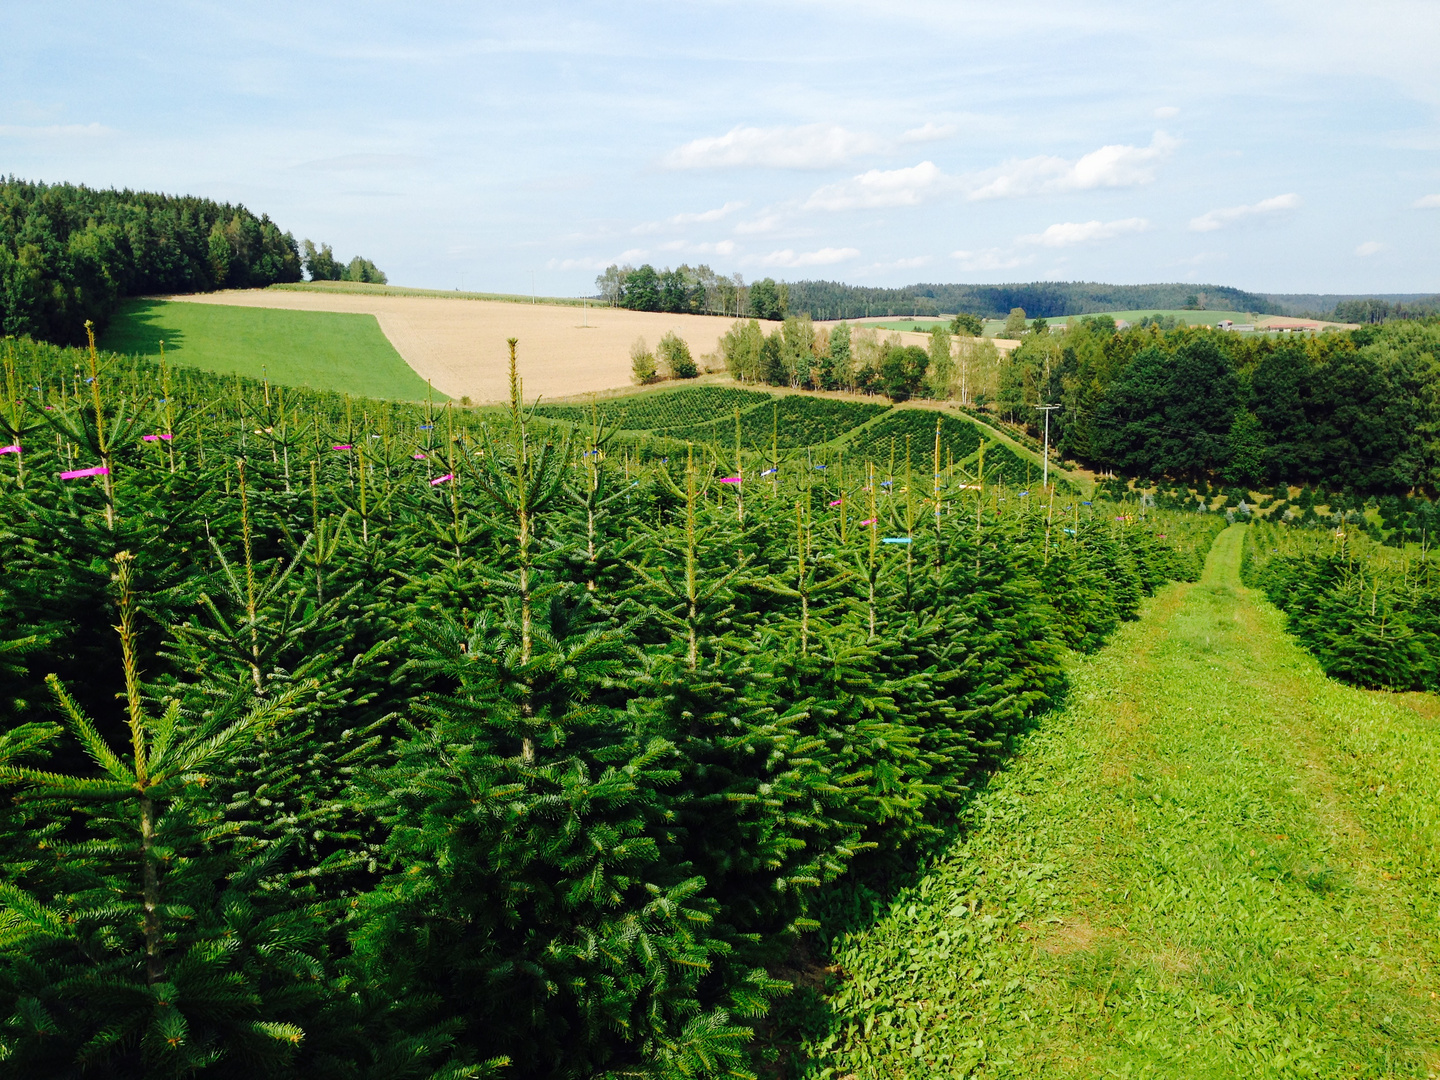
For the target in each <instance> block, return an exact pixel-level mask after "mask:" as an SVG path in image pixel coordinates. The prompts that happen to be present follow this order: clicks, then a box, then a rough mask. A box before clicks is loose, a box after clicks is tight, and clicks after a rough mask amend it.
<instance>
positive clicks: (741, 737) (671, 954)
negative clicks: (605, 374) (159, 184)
mask: <svg viewBox="0 0 1440 1080" xmlns="http://www.w3.org/2000/svg"><path fill="white" fill-rule="evenodd" d="M512 348H513V343H512ZM512 355H513V353H512ZM516 385H517V380H515V379H513V378H512V386H516ZM516 397H517V399H516V400H515V401H514V402H513V403H512V406H511V408H510V409H509V410H508V411H506V412H505V413H503V414H498V415H490V416H481V415H477V414H475V413H472V412H468V411H461V410H456V409H454V408H448V407H447V408H445V409H443V410H436V409H432V408H428V407H412V406H403V405H394V404H387V403H375V402H351V401H349V400H346V399H342V398H339V397H336V396H332V395H319V394H310V393H305V392H299V391H293V390H282V389H279V388H275V387H267V386H261V385H256V384H253V383H248V382H245V381H243V380H235V381H230V380H225V379H220V378H216V377H212V376H203V375H200V374H197V373H193V372H173V371H166V370H164V369H163V368H161V369H157V368H155V367H154V366H152V365H149V364H147V363H145V362H142V361H139V360H135V359H125V358H115V357H111V358H99V357H96V356H95V355H94V354H93V353H92V354H90V355H85V354H81V353H75V352H67V351H64V350H58V349H54V348H50V347H45V346H32V345H29V344H25V343H21V344H20V345H19V346H18V347H17V348H16V350H15V352H14V355H13V356H11V357H8V358H7V364H6V371H5V399H4V403H3V407H0V421H3V425H4V434H5V438H6V439H7V440H9V443H10V445H9V446H7V447H5V448H4V449H5V451H6V452H4V453H0V560H3V571H4V572H3V574H0V627H3V632H0V640H3V645H0V659H3V663H0V679H3V693H0V784H3V787H4V790H5V798H4V799H3V800H0V868H3V869H0V1061H3V1062H4V1067H5V1070H6V1071H7V1072H13V1073H14V1074H16V1075H28V1076H46V1077H56V1078H63V1077H76V1078H78V1077H81V1076H113V1077H120V1076H153V1077H180V1076H214V1077H244V1078H246V1080H259V1078H264V1077H300V1076H304V1077H307V1078H311V1080H323V1078H327V1077H346V1078H353V1077H371V1078H376V1080H378V1078H380V1077H433V1078H436V1080H439V1078H447V1080H448V1078H458V1077H481V1076H489V1075H492V1074H495V1073H496V1071H497V1070H499V1069H500V1068H501V1066H502V1064H503V1063H508V1064H509V1066H510V1073H509V1074H510V1075H517V1076H529V1077H554V1078H560V1077H575V1076H592V1075H596V1076H601V1075H603V1076H613V1077H621V1076H627V1077H638V1076H650V1077H677V1078H678V1077H687V1078H700V1077H720V1076H727V1077H736V1076H744V1075H747V1074H748V1073H749V1072H750V1071H751V1070H750V1060H749V1050H748V1044H747V1040H748V1038H749V1036H750V1034H751V1029H750V1027H749V1025H750V1024H752V1023H753V1021H754V1018H756V1017H759V1016H762V1015H763V1014H764V1013H765V1011H766V1009H767V1004H768V1002H769V1001H770V1000H772V999H773V998H774V996H775V995H777V994H779V993H781V992H783V991H784V990H785V989H786V986H785V984H784V983H783V982H782V981H781V980H778V979H777V978H775V977H774V976H773V975H771V974H770V971H771V970H772V969H773V968H774V967H775V966H776V965H777V964H778V962H779V961H780V960H782V959H783V958H784V956H785V955H786V954H787V952H788V950H789V949H790V948H791V947H792V945H793V943H794V941H795V940H796V936H797V935H800V934H803V933H804V932H805V931H806V930H807V928H810V927H812V926H813V925H814V923H813V922H812V921H811V911H810V909H811V906H812V904H813V903H814V900H815V898H816V897H817V896H818V895H820V891H821V890H823V889H824V888H825V887H826V886H827V883H832V882H834V881H836V880H837V879H839V878H841V877H842V876H844V875H847V874H853V873H857V872H880V871H882V870H883V869H884V868H885V867H887V866H889V865H892V863H893V860H895V859H896V858H897V857H898V856H899V854H900V853H902V852H906V851H909V850H912V849H913V848H914V847H915V845H917V844H921V843H923V842H924V841H925V840H926V838H927V837H932V836H935V835H937V834H938V833H939V831H940V830H942V829H943V828H944V826H945V824H946V823H947V822H948V821H950V820H952V818H953V813H954V808H955V806H956V804H957V802H958V801H959V800H961V799H963V798H964V796H965V792H966V790H967V787H968V785H969V784H970V783H972V781H973V778H974V776H975V775H976V771H977V770H979V769H984V768H989V767H992V766H993V765H994V763H995V762H996V761H997V760H999V758H1000V757H1001V756H1002V755H1003V754H1004V752H1005V750H1006V747H1007V745H1008V743H1009V740H1010V738H1011V736H1012V735H1013V734H1014V733H1015V732H1017V731H1018V730H1020V729H1021V728H1022V727H1023V726H1024V725H1025V724H1026V723H1027V722H1028V721H1027V718H1029V717H1030V716H1032V715H1033V714H1034V713H1035V711H1036V710H1038V709H1041V708H1043V707H1044V706H1045V705H1046V703H1047V702H1049V701H1051V700H1053V698H1054V697H1055V695H1056V694H1057V693H1058V692H1059V691H1060V689H1061V688H1062V686H1063V681H1064V675H1063V668H1062V666H1061V664H1060V657H1061V649H1062V648H1063V647H1064V646H1066V645H1069V646H1073V647H1076V648H1091V647H1094V646H1095V645H1096V644H1097V643H1098V642H1099V641H1100V640H1101V639H1102V638H1103V636H1104V635H1105V634H1106V633H1107V632H1108V631H1109V630H1110V629H1111V628H1112V627H1113V626H1114V625H1115V624H1116V623H1117V622H1118V621H1119V620H1121V619H1124V618H1129V617H1132V616H1133V615H1134V614H1135V612H1136V609H1137V606H1138V603H1139V599H1140V597H1141V596H1142V595H1143V594H1144V593H1145V592H1146V591H1148V590H1149V589H1151V588H1153V587H1154V586H1155V585H1157V584H1158V583H1159V582H1161V581H1163V580H1165V579H1166V578H1168V577H1173V576H1193V575H1194V573H1195V572H1196V571H1197V570H1198V566H1199V554H1198V553H1199V552H1200V551H1201V550H1203V547H1204V546H1205V543H1204V542H1205V540H1206V539H1208V537H1207V536H1206V535H1195V536H1192V541H1193V542H1192V543H1189V544H1181V543H1178V542H1177V540H1176V537H1177V536H1181V535H1182V534H1183V530H1179V529H1177V528H1176V527H1175V526H1173V525H1171V524H1169V523H1160V524H1159V526H1158V528H1157V527H1156V523H1154V522H1142V521H1129V520H1127V521H1119V520H1115V519H1114V518H1113V516H1112V515H1111V514H1110V513H1109V512H1107V511H1105V510H1103V509H1098V510H1092V509H1090V508H1087V507H1082V506H1080V505H1078V504H1076V503H1073V502H1066V501H1065V500H1063V499H1057V500H1053V501H1047V500H1044V499H1041V498H1040V497H1039V495H1040V493H1039V492H1038V491H1037V492H1030V494H1029V497H1020V496H1019V495H1018V494H1017V493H1016V492H1015V491H1014V490H1013V489H1012V490H1010V491H1006V490H1004V489H1003V487H1001V486H997V485H995V484H993V483H988V482H987V481H986V479H985V478H984V477H983V476H975V475H962V474H960V473H957V472H955V471H954V470H952V469H950V468H949V467H948V465H944V464H942V462H941V460H940V459H939V456H938V452H936V453H935V454H931V447H929V446H928V445H917V446H907V447H906V448H904V449H903V451H902V453H901V454H900V455H899V456H898V458H896V459H895V460H896V466H895V468H896V471H895V472H893V473H891V472H889V471H888V469H889V465H888V463H883V462H882V463H877V465H878V466H879V467H878V468H877V467H876V465H870V464H867V463H865V462H862V461H850V462H849V463H848V464H845V463H843V462H842V461H840V460H836V461H832V462H830V463H829V464H830V468H829V469H828V470H817V469H815V468H813V467H812V465H811V462H809V461H808V460H804V459H803V458H796V457H788V458H784V457H782V458H781V459H779V460H774V461H771V460H768V459H763V458H761V457H759V456H757V455H754V454H750V453H747V452H741V451H738V450H737V453H736V455H735V457H734V459H730V458H729V457H728V455H727V456H726V457H725V458H723V459H720V460H717V459H715V458H714V457H712V456H710V453H713V452H705V453H700V452H697V453H695V454H693V455H692V456H690V457H688V458H684V457H677V456H675V455H674V454H673V451H672V452H669V453H668V455H667V456H666V457H661V458H659V459H656V458H654V457H652V456H651V455H650V453H649V452H648V451H647V450H646V449H645V447H644V445H643V444H637V445H630V446H624V445H620V444H618V443H617V442H616V441H615V439H614V436H613V435H611V434H610V433H608V432H607V431H606V430H604V429H603V428H602V427H601V426H600V425H599V424H598V423H591V424H581V425H579V426H578V427H567V426H565V425H562V424H558V423H555V422H549V423H547V424H545V425H544V426H541V424H540V422H539V421H538V420H537V419H536V418H534V417H532V416H531V415H530V414H529V413H528V412H527V411H526V410H525V409H524V408H522V407H521V405H520V403H519V401H518V393H517V395H516ZM704 419H709V417H696V418H695V420H696V421H700V420H704ZM932 457H933V458H934V459H935V460H932ZM1196 527H1208V523H1198V524H1197V526H1196ZM1159 533H1166V534H1167V535H1168V536H1169V537H1170V539H1168V540H1162V539H1160V538H1159V536H1158V534H1159Z"/></svg>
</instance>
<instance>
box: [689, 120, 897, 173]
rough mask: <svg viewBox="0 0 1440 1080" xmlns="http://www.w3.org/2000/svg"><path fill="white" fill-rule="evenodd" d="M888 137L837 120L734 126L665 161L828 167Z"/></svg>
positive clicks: (703, 166) (881, 145) (692, 164)
mask: <svg viewBox="0 0 1440 1080" xmlns="http://www.w3.org/2000/svg"><path fill="white" fill-rule="evenodd" d="M884 145H885V144H884V141H883V140H881V139H878V138H876V137H875V136H874V135H870V134H867V133H865V132H863V131H849V130H847V129H846V128H843V127H840V126H839V125H836V124H806V125H804V126H801V127H774V128H757V127H744V126H740V127H733V128H731V129H730V130H729V131H727V132H726V133H725V134H724V135H712V136H708V137H706V138H703V139H693V140H691V141H690V142H688V143H686V144H685V145H684V146H679V147H676V148H675V149H674V150H672V151H670V153H668V154H666V155H665V157H664V158H663V159H662V161H663V163H664V164H665V166H666V167H668V168H671V169H733V168H740V167H745V166H749V167H758V168H767V169H828V168H833V167H835V166H837V165H844V164H846V163H847V162H849V161H852V160H853V159H855V158H857V157H860V156H861V155H864V154H871V153H875V152H876V151H878V150H882V149H884Z"/></svg>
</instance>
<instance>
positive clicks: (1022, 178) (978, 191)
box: [966, 131, 1180, 200]
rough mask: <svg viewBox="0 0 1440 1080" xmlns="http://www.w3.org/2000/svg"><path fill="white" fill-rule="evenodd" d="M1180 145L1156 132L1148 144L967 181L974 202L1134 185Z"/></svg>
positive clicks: (1043, 161)
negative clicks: (975, 200)
mask: <svg viewBox="0 0 1440 1080" xmlns="http://www.w3.org/2000/svg"><path fill="white" fill-rule="evenodd" d="M1178 145H1180V144H1179V141H1178V140H1176V139H1172V138H1171V137H1170V136H1169V135H1166V134H1165V133H1164V132H1163V131H1157V132H1156V133H1155V137H1154V138H1153V139H1151V140H1150V145H1149V146H1129V145H1126V144H1123V143H1116V144H1113V145H1110V146H1102V147H1100V149H1098V150H1092V151H1091V152H1090V153H1088V154H1086V155H1084V156H1083V157H1080V158H1077V159H1075V160H1074V161H1071V160H1069V159H1067V158H1061V157H1032V158H1025V159H1023V160H1021V161H1010V162H1006V163H1005V164H1004V165H1000V166H998V167H996V168H994V169H989V170H987V171H985V172H982V173H976V174H974V175H973V176H970V177H967V178H966V187H967V188H968V189H969V197H970V198H971V199H977V200H979V199H1014V198H1020V197H1022V196H1026V195H1049V194H1056V193H1061V192H1067V191H1089V190H1092V189H1094V188H1113V187H1133V186H1135V185H1137V184H1148V183H1150V182H1151V181H1152V180H1154V179H1155V170H1156V168H1157V166H1159V164H1160V163H1161V162H1162V161H1164V160H1165V158H1167V157H1169V156H1170V154H1171V153H1172V152H1173V151H1174V149H1175V147H1177V146H1178Z"/></svg>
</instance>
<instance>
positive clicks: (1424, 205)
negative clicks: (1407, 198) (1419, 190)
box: [1410, 195, 1440, 210]
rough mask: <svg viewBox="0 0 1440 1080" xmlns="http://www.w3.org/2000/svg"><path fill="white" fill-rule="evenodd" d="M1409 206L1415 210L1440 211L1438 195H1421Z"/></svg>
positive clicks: (1439, 196)
mask: <svg viewBox="0 0 1440 1080" xmlns="http://www.w3.org/2000/svg"><path fill="white" fill-rule="evenodd" d="M1410 205H1411V206H1413V207H1414V208H1415V209H1416V210H1440V195H1422V196H1421V197H1420V198H1418V199H1416V200H1415V201H1414V202H1413V203H1411V204H1410Z"/></svg>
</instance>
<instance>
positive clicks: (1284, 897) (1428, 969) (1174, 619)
mask: <svg viewBox="0 0 1440 1080" xmlns="http://www.w3.org/2000/svg"><path fill="white" fill-rule="evenodd" d="M1242 530H1243V527H1241V526H1237V527H1235V528H1233V529H1231V530H1228V531H1227V532H1226V533H1224V534H1222V535H1221V537H1220V538H1219V540H1217V542H1216V545H1215V547H1214V549H1213V550H1212V552H1211V555H1210V558H1209V561H1208V562H1207V565H1206V572H1205V576H1204V578H1203V579H1202V580H1201V582H1200V583H1199V584H1198V585H1193V586H1184V585H1178V586H1170V587H1168V588H1166V589H1165V590H1163V591H1162V592H1161V593H1160V594H1159V595H1158V596H1157V597H1156V598H1154V599H1153V600H1151V601H1150V602H1149V603H1148V604H1147V607H1146V609H1145V612H1144V615H1143V617H1142V619H1141V620H1140V621H1139V622H1137V623H1132V624H1130V625H1128V626H1126V627H1123V628H1122V629H1121V630H1120V632H1119V633H1117V634H1116V636H1115V638H1114V640H1113V641H1112V643H1111V644H1110V645H1108V646H1107V647H1106V648H1105V649H1103V650H1102V651H1101V652H1100V653H1099V654H1097V655H1096V656H1094V657H1090V658H1083V659H1080V660H1077V661H1076V663H1075V665H1074V669H1073V689H1072V693H1071V696H1070V699H1069V702H1068V703H1067V705H1066V706H1065V707H1064V708H1063V709H1061V710H1059V711H1057V712H1056V713H1054V714H1052V715H1050V716H1048V717H1047V718H1046V719H1045V721H1044V722H1043V723H1042V725H1041V726H1040V728H1039V730H1038V731H1037V732H1036V733H1035V734H1034V735H1032V736H1031V737H1030V738H1029V739H1028V740H1027V741H1026V743H1025V745H1024V746H1023V747H1022V751H1021V753H1020V754H1019V755H1018V756H1017V757H1016V758H1015V759H1014V760H1013V761H1012V763H1011V764H1010V766H1009V767H1007V769H1006V770H1004V771H1003V772H1002V773H1000V774H998V775H997V776H996V777H995V778H994V779H993V780H992V782H991V784H990V785H989V787H988V788H987V789H986V790H985V791H984V792H983V793H982V794H981V795H979V796H978V797H977V798H976V800H975V802H974V804H973V805H972V806H971V807H970V808H969V810H968V811H967V815H966V816H967V825H968V830H967V835H966V837H965V838H964V839H963V840H961V841H960V842H958V843H956V844H955V845H954V846H953V847H952V849H951V850H950V851H949V852H948V853H947V854H946V855H945V857H944V858H942V859H941V860H939V861H938V862H937V863H936V864H935V866H934V867H933V868H932V869H931V871H930V872H929V873H927V874H926V875H924V876H923V877H922V878H921V879H920V880H919V882H918V883H917V884H916V885H915V886H914V887H913V888H912V889H909V890H907V891H906V892H905V893H904V894H902V895H900V896H899V897H897V898H896V900H895V901H894V902H893V903H892V905H891V906H890V909H889V911H888V912H887V914H886V915H884V916H883V917H882V918H881V919H880V920H878V921H877V922H876V924H875V925H873V926H871V927H870V928H868V929H866V930H865V931H863V932H858V933H854V934H848V935H844V936H842V937H840V938H838V939H836V940H834V941H832V942H830V943H829V944H830V949H831V955H832V957H833V961H834V963H835V964H836V965H837V966H838V968H839V970H841V971H843V972H844V973H845V979H844V981H843V982H841V983H840V985H839V986H838V987H837V988H836V989H835V991H834V993H833V994H832V995H831V997H830V999H829V1006H830V1014H829V1017H828V1022H827V1024H826V1026H825V1027H824V1029H823V1030H820V1031H818V1032H817V1033H816V1034H815V1035H814V1038H813V1039H812V1042H811V1059H810V1063H809V1065H808V1066H807V1072H806V1075H807V1076H808V1077H812V1078H817V1080H820V1078H824V1080H838V1078H842V1077H855V1078H857V1080H858V1078H862V1077H863V1078H870V1077H874V1078H877V1080H878V1078H882V1077H883V1078H890V1077H897V1078H898V1077H917V1078H918V1077H950V1076H957V1077H958V1076H975V1077H986V1078H989V1077H1021V1076H1024V1077H1030V1076H1056V1077H1070V1076H1073V1077H1095V1076H1128V1077H1237V1076H1256V1077H1310V1076H1314V1077H1332V1076H1364V1077H1390V1076H1407V1077H1427V1076H1432V1075H1437V1074H1440V1052H1437V1047H1440V1003H1437V1000H1436V998H1435V997H1434V996H1433V995H1434V993H1435V992H1436V991H1437V990H1440V987H1437V986H1436V971H1437V958H1440V941H1437V927H1440V891H1437V886H1436V883H1435V872H1436V870H1437V866H1436V859H1437V855H1436V851H1435V846H1436V835H1437V834H1436V816H1435V802H1436V798H1437V796H1436V793H1435V782H1434V778H1435V776H1437V775H1440V732H1437V725H1436V723H1435V721H1434V720H1433V719H1430V718H1427V717H1426V716H1425V715H1423V713H1424V710H1419V711H1417V710H1414V709H1410V708H1407V707H1405V706H1404V705H1403V704H1401V703H1399V702H1397V701H1395V700H1393V699H1389V698H1387V697H1385V696H1383V695H1375V694H1370V693H1367V692H1364V691H1357V690H1352V689H1349V688H1347V687H1344V686H1340V685H1339V684H1336V683H1333V682H1331V681H1329V680H1328V679H1326V678H1325V676H1324V675H1323V674H1322V673H1321V672H1320V670H1319V667H1318V665H1317V664H1316V663H1315V662H1314V660H1313V659H1312V658H1310V657H1309V656H1308V655H1306V654H1305V653H1304V652H1302V651H1301V650H1300V649H1299V647H1298V646H1296V645H1295V644H1294V643H1293V641H1291V640H1290V639H1289V638H1288V637H1287V636H1286V635H1285V634H1284V632H1283V617H1281V616H1280V615H1279V613H1278V612H1276V611H1274V609H1273V608H1270V607H1269V606H1268V605H1266V604H1264V603H1263V601H1262V600H1260V598H1259V597H1258V594H1255V593H1252V592H1250V591H1249V590H1246V589H1244V588H1243V587H1242V586H1241V585H1240V583H1239V578H1238V566H1239V552H1240V544H1239V542H1240V539H1241V536H1242ZM1427 780H1428V781H1429V782H1428V783H1427Z"/></svg>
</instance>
